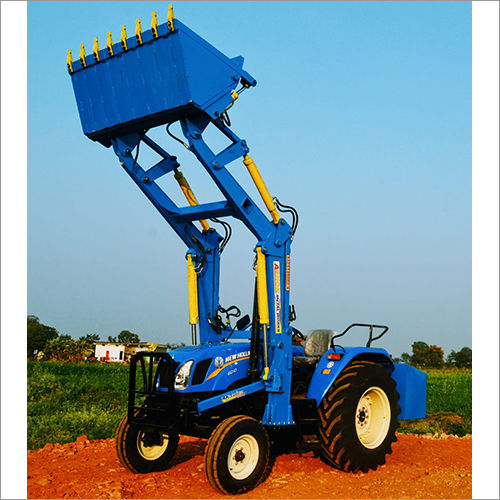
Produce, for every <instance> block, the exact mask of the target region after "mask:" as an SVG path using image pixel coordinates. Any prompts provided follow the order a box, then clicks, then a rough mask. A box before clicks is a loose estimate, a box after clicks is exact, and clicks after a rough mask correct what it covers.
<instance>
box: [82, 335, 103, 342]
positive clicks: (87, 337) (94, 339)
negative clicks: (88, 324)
mask: <svg viewBox="0 0 500 500" xmlns="http://www.w3.org/2000/svg"><path fill="white" fill-rule="evenodd" d="M78 340H86V341H87V342H90V343H92V342H100V340H101V336H100V335H99V334H98V333H87V335H85V336H84V337H80V338H79V339H78Z"/></svg>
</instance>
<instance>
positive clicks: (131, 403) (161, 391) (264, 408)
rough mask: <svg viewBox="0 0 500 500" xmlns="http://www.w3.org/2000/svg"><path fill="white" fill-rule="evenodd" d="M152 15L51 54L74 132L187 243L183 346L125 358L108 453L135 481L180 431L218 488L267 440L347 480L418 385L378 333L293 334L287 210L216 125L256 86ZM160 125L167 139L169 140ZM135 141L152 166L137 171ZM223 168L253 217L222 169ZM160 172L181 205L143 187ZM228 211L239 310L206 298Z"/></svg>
mask: <svg viewBox="0 0 500 500" xmlns="http://www.w3.org/2000/svg"><path fill="white" fill-rule="evenodd" d="M166 14H167V15H166V22H164V23H160V24H159V23H158V17H157V14H156V12H154V13H153V15H152V21H151V27H150V29H148V30H144V31H143V30H142V27H141V23H140V20H137V24H136V27H135V33H134V35H133V36H128V35H127V32H126V27H125V26H123V27H122V31H121V35H120V39H119V41H117V42H113V39H112V35H111V33H110V32H108V33H107V40H106V44H105V47H103V48H100V47H99V42H98V39H97V38H94V41H93V49H92V52H91V53H89V54H88V55H87V54H86V52H85V46H84V44H81V46H80V53H79V56H78V57H75V58H74V59H73V55H72V53H71V51H70V50H69V51H68V54H67V60H66V64H67V69H68V72H69V75H70V77H71V81H72V85H73V90H74V94H75V98H76V103H77V107H78V111H79V116H80V120H81V124H82V128H83V132H84V134H85V135H86V136H87V137H88V138H90V139H91V140H93V141H96V142H98V143H100V144H102V145H103V146H105V147H111V148H113V151H114V153H115V154H116V156H117V157H118V160H119V163H120V165H121V167H122V168H123V170H124V171H125V172H126V173H127V174H128V175H129V176H130V178H131V179H132V180H133V181H134V182H135V184H136V185H137V186H138V187H139V189H140V190H141V191H142V192H143V193H144V195H145V196H146V198H147V199H148V200H149V201H150V202H151V203H152V204H153V205H154V207H155V208H156V209H157V210H158V212H159V213H160V214H161V216H162V217H163V218H164V219H165V221H166V222H167V223H168V224H169V225H170V226H171V227H172V229H173V230H174V231H175V232H176V233H177V235H178V236H179V238H181V240H182V241H183V242H184V243H185V244H186V247H187V251H186V262H187V282H188V286H187V289H188V294H187V295H188V304H189V325H190V331H191V344H192V345H189V346H184V347H180V348H177V349H175V350H172V351H170V352H157V351H151V352H139V353H138V354H136V355H135V356H134V357H133V358H132V359H131V362H130V374H129V394H128V408H127V414H126V415H125V416H124V418H123V420H122V421H121V423H120V425H119V427H118V430H117V434H116V449H117V454H118V458H119V460H120V462H121V463H122V464H123V466H124V467H126V468H128V469H129V470H131V471H133V472H135V473H149V472H152V471H163V470H166V469H167V468H168V467H169V465H170V463H171V461H172V458H173V457H174V454H175V451H176V448H177V446H178V442H179V435H187V436H195V437H201V438H206V439H208V444H207V447H206V453H205V468H206V475H207V478H208V481H209V483H210V484H211V486H212V487H213V488H215V489H216V490H218V491H220V492H223V493H229V494H238V493H242V492H245V491H248V490H250V489H252V488H254V487H256V486H257V485H258V484H259V483H261V482H262V481H264V480H265V479H266V477H267V475H268V474H269V471H270V467H271V464H272V459H273V458H272V457H273V453H276V448H274V447H275V446H277V449H280V446H281V447H283V446H288V447H290V448H292V449H297V450H301V449H308V448H315V449H317V450H318V453H319V454H320V455H321V457H322V459H323V460H324V461H325V462H326V463H328V464H329V465H331V466H332V467H335V468H337V469H340V470H342V471H346V472H357V471H362V472H368V471H369V470H370V469H373V470H375V469H376V468H377V467H378V466H379V465H381V464H384V463H385V460H386V456H387V454H389V453H391V446H392V443H393V442H394V441H396V429H397V428H398V425H399V420H403V419H416V418H423V417H425V411H426V409H425V404H426V375H425V373H423V372H421V371H419V370H417V369H415V368H413V367H411V366H409V365H406V364H402V363H394V362H393V361H392V359H391V356H390V355H389V353H388V352H387V351H386V350H385V349H382V348H376V347H372V343H373V342H374V341H375V340H378V339H380V338H381V337H382V336H383V335H384V334H385V333H386V332H387V330H388V327H387V326H384V325H374V324H364V323H354V324H352V325H349V326H348V327H347V328H345V329H344V330H343V331H342V332H341V333H336V332H334V331H332V330H315V331H313V332H312V333H311V334H310V335H309V337H308V338H307V340H304V336H303V335H302V334H301V332H300V331H299V330H297V329H296V328H294V327H292V326H291V324H292V322H293V321H294V320H295V317H296V315H295V307H294V306H293V305H292V304H291V303H290V291H291V290H290V250H291V244H292V242H293V239H294V235H295V232H296V230H297V226H298V214H297V211H296V210H295V208H293V207H292V206H291V205H286V204H284V203H282V202H281V201H280V200H279V199H278V198H276V197H272V196H271V195H270V194H269V191H268V189H267V187H266V185H265V183H264V180H263V178H262V176H261V174H260V172H259V170H258V168H257V166H256V163H255V162H254V160H253V159H252V157H251V156H250V155H249V152H250V148H249V145H248V144H247V142H246V141H245V140H243V139H241V138H240V137H238V136H237V135H236V134H235V132H234V131H233V130H232V128H231V121H230V119H229V115H228V112H229V110H230V109H231V108H233V106H234V107H237V106H235V105H236V101H237V100H238V99H240V98H241V96H242V94H243V92H246V91H247V90H248V89H251V88H253V87H255V85H256V84H257V82H256V80H255V78H254V77H253V76H252V75H250V74H249V73H248V72H247V71H246V70H245V69H243V63H244V59H243V57H241V56H237V57H232V58H230V57H227V56H226V55H224V54H223V53H222V52H220V51H219V50H217V49H216V48H215V47H213V46H212V45H211V44H209V43H208V42H207V41H205V40H204V39H203V38H202V37H200V36H199V35H197V34H196V33H195V32H193V31H192V30H191V29H189V28H188V27H187V26H186V25H184V24H183V23H182V22H181V21H179V20H178V19H177V18H175V17H174V13H173V8H172V6H171V5H170V6H169V7H168V12H167V13H166ZM246 95H247V94H245V96H246ZM175 123H177V124H179V125H180V130H181V132H182V137H180V136H179V135H180V133H179V132H178V133H177V135H176V134H175V133H174V132H172V130H171V126H172V125H173V124H175ZM209 125H210V126H214V127H215V129H216V130H217V132H218V133H220V134H222V135H223V136H225V138H226V139H227V140H228V142H229V145H228V146H227V147H225V148H224V149H222V150H221V151H213V150H212V149H211V148H210V146H209V145H208V144H207V142H206V140H205V137H204V132H205V131H206V129H207V127H208V126H209ZM153 129H162V130H163V129H164V131H165V134H164V135H162V137H164V139H165V140H166V141H176V142H178V143H180V144H182V146H183V147H184V148H185V149H186V150H188V151H189V152H190V153H192V154H193V155H194V156H195V157H196V159H197V160H198V161H199V163H200V164H201V166H202V167H203V168H204V169H205V171H206V172H207V173H208V175H209V178H210V179H211V180H212V181H213V182H214V183H215V185H216V186H217V187H218V189H219V191H220V193H221V198H222V199H220V200H216V201H210V202H204V203H199V202H198V200H197V198H196V196H195V194H194V192H193V190H192V188H191V186H190V185H189V183H188V181H187V179H186V178H185V177H184V175H183V173H182V172H181V170H180V164H179V162H178V160H177V157H176V156H173V155H171V154H170V153H168V152H167V150H166V149H164V146H163V145H160V144H158V143H157V142H156V141H154V140H153V139H152V138H151V137H150V135H151V134H149V132H150V131H151V130H153ZM148 134H149V135H148ZM141 145H142V147H143V148H144V147H147V148H150V149H151V150H152V151H154V152H155V153H156V154H157V155H158V156H159V157H160V160H159V161H158V162H156V163H155V164H152V165H147V166H144V165H141V164H140V163H139V160H140V146H141ZM238 159H240V160H242V162H243V164H244V166H245V167H246V169H247V170H248V173H249V174H250V178H251V179H252V181H253V183H254V184H255V186H256V188H257V190H258V192H259V194H260V196H261V197H262V201H263V205H262V206H263V207H264V206H265V208H266V210H267V212H268V213H265V212H266V211H265V210H264V211H263V210H262V209H261V208H260V207H259V206H258V205H257V204H256V203H255V201H254V200H253V199H252V198H251V197H250V195H249V194H248V193H247V191H246V190H245V189H244V187H243V186H242V185H241V184H240V183H239V182H237V181H236V179H235V177H234V176H233V175H232V173H231V170H233V169H237V168H238V166H237V165H236V164H234V163H233V162H235V160H238ZM169 177H173V179H172V182H177V184H178V185H179V187H180V189H181V190H182V193H183V195H184V197H185V198H186V204H185V205H182V204H181V205H178V204H176V203H175V202H174V201H173V199H172V198H171V197H170V196H169V195H168V194H167V193H166V192H165V190H164V189H163V188H162V187H161V185H160V184H159V183H158V180H159V179H160V178H162V180H165V179H168V178H169ZM231 217H232V218H234V219H236V220H237V221H239V222H241V223H242V224H243V225H244V226H245V227H246V228H247V229H248V230H249V231H250V232H251V233H252V234H253V235H254V236H255V239H256V243H255V248H254V253H255V258H254V260H253V262H251V263H249V267H252V271H250V272H253V271H255V286H254V291H253V310H252V311H251V314H245V315H242V313H241V311H240V309H239V308H238V307H237V306H235V305H231V306H229V307H223V306H222V305H221V304H220V303H219V270H220V259H221V255H222V253H223V251H224V249H225V247H226V245H227V243H228V241H229V238H230V236H231V226H230V224H229V223H228V219H229V218H231ZM354 328H365V329H366V332H367V337H368V340H367V342H366V346H355V347H348V346H342V345H341V344H340V343H339V342H340V339H341V337H344V336H345V335H346V334H347V333H348V332H349V331H351V330H352V329H354ZM301 340H302V342H300V341H301ZM294 341H295V342H294ZM281 449H282V448H281Z"/></svg>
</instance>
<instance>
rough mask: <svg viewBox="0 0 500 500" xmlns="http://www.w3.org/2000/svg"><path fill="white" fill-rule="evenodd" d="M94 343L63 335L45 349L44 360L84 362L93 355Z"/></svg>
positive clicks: (53, 340)
mask: <svg viewBox="0 0 500 500" xmlns="http://www.w3.org/2000/svg"><path fill="white" fill-rule="evenodd" d="M92 347H93V346H92V343H90V342H89V341H88V340H86V339H85V338H83V337H81V338H80V339H78V340H74V339H72V338H71V336H69V335H61V336H60V337H57V338H55V339H52V340H51V341H50V342H48V343H47V346H46V347H45V351H44V352H45V357H44V359H50V360H53V361H83V360H84V359H85V357H86V356H88V355H89V354H90V353H92V351H93V349H92Z"/></svg>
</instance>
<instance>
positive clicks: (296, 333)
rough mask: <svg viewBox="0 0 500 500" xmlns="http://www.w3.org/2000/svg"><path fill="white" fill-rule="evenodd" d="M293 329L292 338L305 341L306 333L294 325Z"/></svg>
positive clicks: (296, 340)
mask: <svg viewBox="0 0 500 500" xmlns="http://www.w3.org/2000/svg"><path fill="white" fill-rule="evenodd" d="M292 330H293V335H292V340H294V341H295V342H303V341H304V340H306V338H305V337H304V335H303V334H302V332H301V331H300V330H297V328H293V327H292Z"/></svg>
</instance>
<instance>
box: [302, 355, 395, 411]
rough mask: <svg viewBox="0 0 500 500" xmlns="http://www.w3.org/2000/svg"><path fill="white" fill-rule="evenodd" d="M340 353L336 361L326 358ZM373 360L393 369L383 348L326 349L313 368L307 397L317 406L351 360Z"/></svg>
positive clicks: (392, 364) (389, 358) (390, 369)
mask: <svg viewBox="0 0 500 500" xmlns="http://www.w3.org/2000/svg"><path fill="white" fill-rule="evenodd" d="M334 352H335V353H341V354H342V358H341V359H340V360H338V361H331V360H329V359H328V354H331V353H334ZM355 359H356V360H363V361H373V362H375V363H379V364H381V365H382V366H384V367H385V368H387V369H388V370H389V371H390V372H391V373H392V372H393V371H394V363H393V362H392V360H391V357H390V355H389V353H388V352H387V351H386V350H385V349H376V348H371V347H346V348H345V352H344V351H342V349H339V348H338V347H337V349H336V350H335V351H334V350H333V349H328V351H326V352H325V354H323V356H322V357H321V359H320V360H319V362H318V365H317V366H316V369H315V370H314V374H313V376H312V379H311V382H310V383H309V388H308V390H307V397H308V398H311V399H314V400H316V405H317V406H319V404H320V403H321V401H322V400H323V398H324V397H325V395H326V393H327V392H328V390H329V389H330V387H331V386H332V384H333V383H334V382H335V380H336V379H337V377H338V376H339V374H340V372H341V371H342V370H343V369H344V368H345V367H346V366H347V365H348V364H349V363H351V362H352V361H353V360H355Z"/></svg>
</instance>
